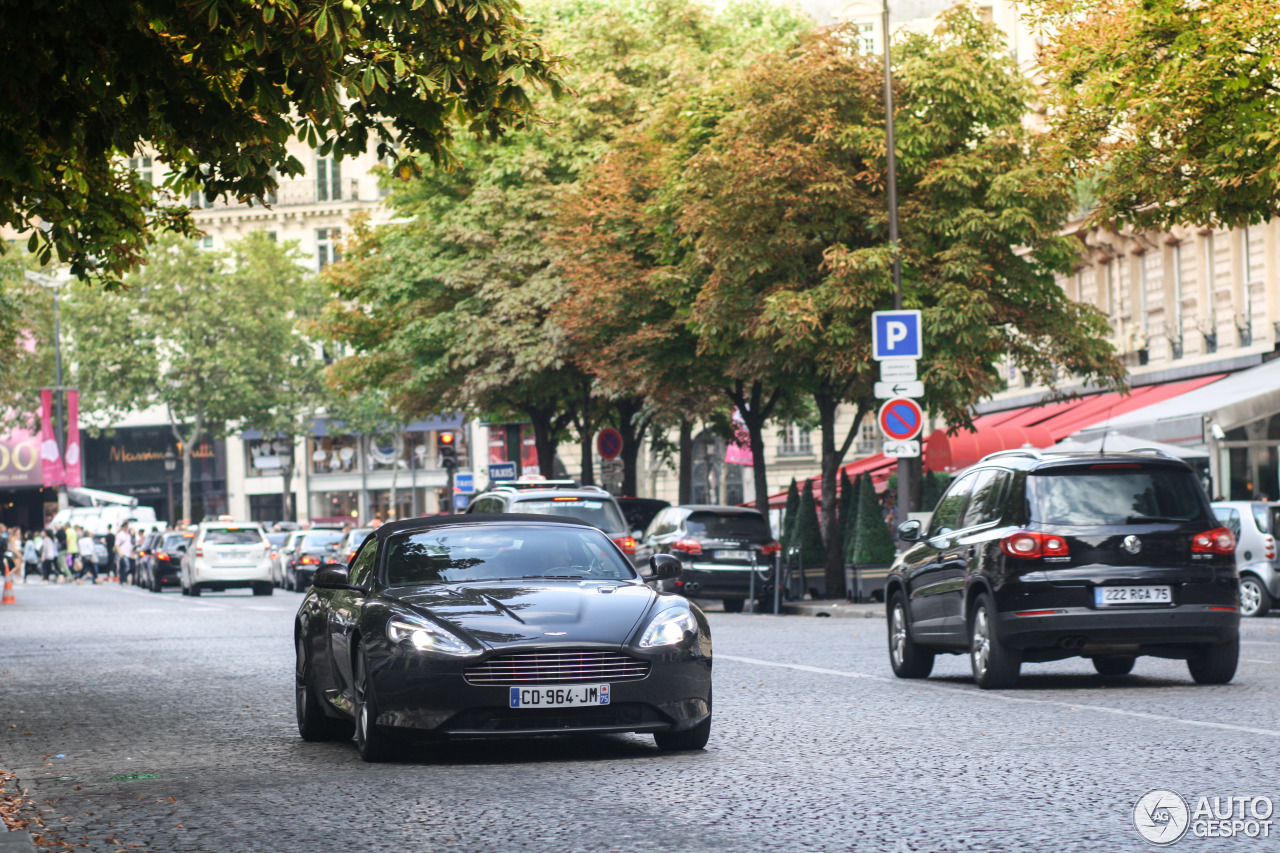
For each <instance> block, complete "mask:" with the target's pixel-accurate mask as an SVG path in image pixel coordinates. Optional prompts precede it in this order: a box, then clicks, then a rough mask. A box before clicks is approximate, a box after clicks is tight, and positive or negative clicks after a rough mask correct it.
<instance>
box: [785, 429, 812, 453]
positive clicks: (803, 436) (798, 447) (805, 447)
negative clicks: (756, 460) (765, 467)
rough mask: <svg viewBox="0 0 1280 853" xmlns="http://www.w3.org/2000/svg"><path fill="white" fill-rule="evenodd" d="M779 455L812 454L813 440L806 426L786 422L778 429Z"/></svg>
mask: <svg viewBox="0 0 1280 853" xmlns="http://www.w3.org/2000/svg"><path fill="white" fill-rule="evenodd" d="M779 438H780V439H781V441H780V443H779V445H778V455H779V456H812V455H813V441H812V439H811V438H810V432H809V428H808V427H803V426H801V425H800V424H794V423H793V424H787V425H786V426H784V427H783V428H782V429H781V430H780V431H779Z"/></svg>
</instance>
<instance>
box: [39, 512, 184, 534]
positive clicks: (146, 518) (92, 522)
mask: <svg viewBox="0 0 1280 853" xmlns="http://www.w3.org/2000/svg"><path fill="white" fill-rule="evenodd" d="M126 522H127V523H128V524H129V526H131V527H133V528H134V529H135V530H157V529H160V530H163V529H164V525H162V524H161V523H160V522H158V521H157V520H156V511H155V510H154V509H152V508H151V507H149V506H116V505H112V506H73V507H70V508H68V509H62V510H58V513H57V515H55V516H54V517H53V523H54V525H55V526H57V525H78V526H80V527H83V528H84V529H85V530H88V531H89V532H90V533H92V534H93V535H94V536H102V535H105V534H106V532H107V526H108V525H110V527H111V532H113V533H114V532H116V531H118V530H119V529H120V526H121V525H123V524H125V523H126Z"/></svg>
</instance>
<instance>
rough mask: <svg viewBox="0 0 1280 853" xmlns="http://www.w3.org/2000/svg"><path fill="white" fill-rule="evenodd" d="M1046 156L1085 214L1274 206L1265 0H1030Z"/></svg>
mask: <svg viewBox="0 0 1280 853" xmlns="http://www.w3.org/2000/svg"><path fill="white" fill-rule="evenodd" d="M1033 9H1034V10H1035V11H1036V12H1037V13H1038V14H1039V17H1040V19H1041V24H1042V27H1043V29H1044V30H1045V31H1047V32H1049V33H1051V34H1052V36H1051V38H1050V40H1049V43H1048V44H1047V45H1046V48H1045V51H1044V55H1043V57H1042V66H1043V69H1044V71H1045V73H1046V75H1047V77H1048V82H1049V84H1050V87H1051V88H1050V99H1051V102H1050V105H1051V109H1050V112H1049V122H1050V131H1051V138H1052V140H1053V146H1052V148H1051V150H1050V152H1049V154H1050V156H1051V162H1052V164H1053V165H1052V167H1051V168H1054V169H1065V170H1066V171H1067V172H1068V173H1069V174H1071V175H1074V176H1077V177H1079V178H1081V179H1085V180H1088V181H1089V182H1090V183H1091V184H1092V189H1093V202H1094V204H1095V205H1096V208H1095V209H1094V211H1093V217H1094V218H1095V219H1096V220H1097V221H1099V222H1102V223H1106V224H1112V223H1116V222H1119V221H1124V222H1128V223H1132V224H1134V225H1137V226H1140V227H1159V228H1168V227H1170V226H1172V225H1174V224H1177V223H1188V224H1198V225H1215V226H1220V227H1237V226H1242V225H1246V224H1251V223H1256V222H1261V221H1264V220H1267V219H1269V218H1271V217H1274V216H1275V215H1276V214H1277V213H1280V15H1277V10H1276V4H1275V2H1273V0H1213V2H1198V1H1197V0H1037V2H1036V3H1035V4H1033Z"/></svg>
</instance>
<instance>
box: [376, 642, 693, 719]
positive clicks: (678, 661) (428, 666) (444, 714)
mask: <svg viewBox="0 0 1280 853" xmlns="http://www.w3.org/2000/svg"><path fill="white" fill-rule="evenodd" d="M504 651H506V650H504ZM521 651H524V649H521ZM413 654H414V653H412V652H406V651H401V650H390V651H389V652H388V653H387V655H386V656H385V657H383V658H382V659H381V661H380V662H379V663H374V662H373V661H371V664H370V665H371V669H372V673H371V675H372V677H373V689H374V695H375V697H376V699H377V702H378V708H379V714H378V724H379V725H384V726H391V727H395V728H400V729H410V730H417V731H419V732H422V733H424V734H438V735H449V736H494V735H541V734H568V733H575V732H577V733H581V732H598V733H603V732H662V731H679V730H684V729H688V728H691V727H693V726H696V725H697V724H698V723H700V722H702V721H703V720H704V719H706V717H707V716H708V715H709V714H710V713H711V704H710V700H711V660H710V658H706V657H701V656H700V655H697V654H695V653H693V652H678V653H668V654H664V655H662V656H653V657H651V658H649V660H650V661H651V667H650V670H649V674H648V675H647V676H645V677H644V678H641V679H636V680H633V681H627V680H623V681H613V682H609V681H607V679H604V680H602V681H601V683H608V684H609V685H610V694H611V697H610V702H609V704H608V705H600V706H590V707H577V708H511V707H510V695H511V688H512V687H562V686H566V685H563V684H501V685H489V684H485V685H478V684H472V683H470V682H469V681H468V680H467V679H466V677H465V676H464V675H463V670H464V669H465V668H466V667H470V666H473V665H475V664H476V663H479V662H480V661H482V660H483V659H484V658H476V659H469V660H467V661H465V662H462V661H459V662H453V661H445V662H438V661H420V662H417V663H419V664H420V665H416V666H415V665H414V664H415V661H413V659H412V655H413ZM498 654H501V652H499V653H498ZM580 683H593V682H591V681H589V680H588V681H586V682H580Z"/></svg>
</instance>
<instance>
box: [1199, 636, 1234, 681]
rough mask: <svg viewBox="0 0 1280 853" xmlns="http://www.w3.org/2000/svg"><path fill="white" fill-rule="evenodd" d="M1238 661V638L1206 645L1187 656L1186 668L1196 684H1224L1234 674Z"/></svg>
mask: <svg viewBox="0 0 1280 853" xmlns="http://www.w3.org/2000/svg"><path fill="white" fill-rule="evenodd" d="M1239 662H1240V638H1239V637H1236V638H1235V639H1234V640H1232V641H1231V642H1229V643H1223V644H1222V645H1219V646H1206V647H1205V648H1204V649H1202V650H1201V651H1200V652H1199V654H1196V655H1194V656H1192V657H1189V658H1187V669H1188V670H1189V671H1190V672H1191V678H1192V680H1194V681H1195V683H1196V684H1226V683H1227V682H1228V681H1230V680H1231V679H1232V678H1235V675H1236V666H1237V665H1238V664H1239Z"/></svg>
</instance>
